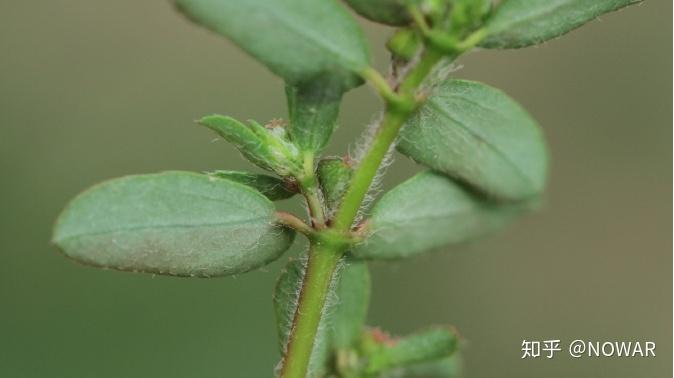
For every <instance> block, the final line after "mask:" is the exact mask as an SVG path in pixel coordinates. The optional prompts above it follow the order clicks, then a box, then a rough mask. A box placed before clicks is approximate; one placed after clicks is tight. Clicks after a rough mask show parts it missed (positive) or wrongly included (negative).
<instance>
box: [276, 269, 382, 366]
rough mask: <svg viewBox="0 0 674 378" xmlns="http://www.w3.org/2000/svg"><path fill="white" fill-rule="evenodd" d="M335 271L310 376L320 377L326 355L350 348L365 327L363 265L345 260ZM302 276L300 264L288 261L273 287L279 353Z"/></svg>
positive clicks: (367, 289)
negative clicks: (335, 274)
mask: <svg viewBox="0 0 674 378" xmlns="http://www.w3.org/2000/svg"><path fill="white" fill-rule="evenodd" d="M339 269H340V271H339V275H338V276H339V279H338V280H334V281H333V283H332V287H331V291H330V294H329V296H328V301H327V303H326V308H325V309H324V316H323V318H322V319H321V322H320V325H319V332H318V335H317V337H316V341H315V344H314V349H313V352H312V356H311V361H310V370H311V371H312V373H313V374H312V376H321V375H320V374H318V373H319V372H322V371H323V367H324V366H325V363H326V361H327V359H328V357H329V353H330V351H332V350H334V349H337V348H347V347H350V346H351V345H352V344H353V343H354V342H355V341H356V340H357V339H358V337H359V335H360V333H361V331H362V330H363V326H364V324H365V317H366V316H367V308H368V304H369V301H370V273H369V271H368V268H367V263H366V262H364V261H357V260H353V259H345V262H344V263H342V265H341V267H340V268H339ZM303 272H304V263H303V261H301V260H291V261H289V262H288V264H287V265H286V268H285V270H284V271H283V272H282V273H281V276H280V277H279V279H278V281H277V283H276V292H275V295H274V312H275V314H276V325H277V330H278V334H279V341H280V349H281V352H282V353H283V351H284V350H285V347H286V343H287V341H288V335H289V334H290V328H291V327H292V321H293V316H294V314H295V309H296V308H297V301H298V299H299V293H300V287H301V284H302V278H303Z"/></svg>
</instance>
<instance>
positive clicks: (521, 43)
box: [481, 0, 641, 49]
mask: <svg viewBox="0 0 674 378" xmlns="http://www.w3.org/2000/svg"><path fill="white" fill-rule="evenodd" d="M640 1H641V0H546V1H542V0H504V1H503V2H501V4H500V5H499V6H498V7H497V8H496V11H495V12H494V14H493V16H492V17H490V18H489V20H488V21H487V23H486V25H485V27H486V29H487V32H488V33H489V36H488V37H487V38H486V39H485V40H484V41H483V42H482V43H481V46H483V47H488V48H501V49H509V48H520V47H526V46H531V45H535V44H539V43H542V42H545V41H547V40H549V39H552V38H555V37H559V36H561V35H563V34H566V33H568V32H570V31H571V30H573V29H575V28H578V27H580V26H582V25H583V24H585V23H586V22H589V21H592V20H593V19H595V18H597V17H599V16H601V15H602V14H604V13H608V12H612V11H615V10H617V9H620V8H622V7H625V6H628V5H632V4H636V3H639V2H640Z"/></svg>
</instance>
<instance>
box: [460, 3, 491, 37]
mask: <svg viewBox="0 0 674 378" xmlns="http://www.w3.org/2000/svg"><path fill="white" fill-rule="evenodd" d="M491 8H492V3H491V1H490V0H454V1H453V3H452V15H451V28H450V31H452V32H454V33H460V32H470V31H472V30H473V29H475V28H476V27H478V26H479V25H481V24H482V21H483V20H484V18H485V16H486V15H487V14H488V13H489V12H490V11H491Z"/></svg>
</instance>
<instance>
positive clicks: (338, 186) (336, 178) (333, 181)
mask: <svg viewBox="0 0 674 378" xmlns="http://www.w3.org/2000/svg"><path fill="white" fill-rule="evenodd" d="M352 175H353V168H352V167H351V166H350V165H349V164H348V163H346V162H345V161H344V160H343V159H339V158H328V159H322V160H321V161H319V162H318V181H319V183H320V184H321V188H323V195H324V196H325V202H326V204H327V205H328V209H330V210H335V209H336V208H337V207H338V206H339V203H340V202H341V200H342V196H343V195H344V193H345V192H346V189H348V187H349V183H350V182H351V176H352Z"/></svg>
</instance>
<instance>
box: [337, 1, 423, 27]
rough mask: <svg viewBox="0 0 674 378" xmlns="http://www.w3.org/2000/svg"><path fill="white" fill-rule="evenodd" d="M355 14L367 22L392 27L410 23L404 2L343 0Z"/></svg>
mask: <svg viewBox="0 0 674 378" xmlns="http://www.w3.org/2000/svg"><path fill="white" fill-rule="evenodd" d="M345 1H346V3H347V4H349V6H350V7H351V8H353V10H355V11H356V13H358V14H360V15H361V16H363V17H365V18H367V19H368V20H371V21H375V22H379V23H382V24H386V25H392V26H404V25H408V24H409V23H410V22H412V17H411V16H410V15H409V13H408V12H407V9H406V7H405V3H406V0H345Z"/></svg>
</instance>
